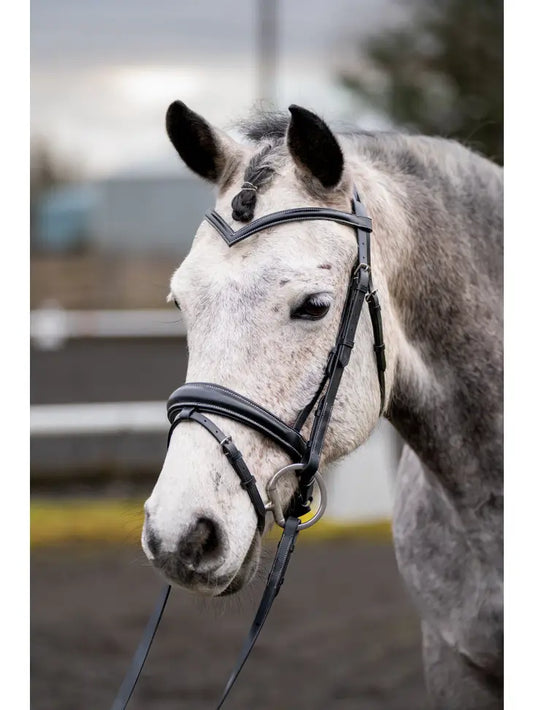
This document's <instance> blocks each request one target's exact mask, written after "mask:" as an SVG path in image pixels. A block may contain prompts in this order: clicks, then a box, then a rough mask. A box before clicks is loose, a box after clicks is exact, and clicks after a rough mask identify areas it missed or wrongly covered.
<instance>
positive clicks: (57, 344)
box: [30, 305, 185, 350]
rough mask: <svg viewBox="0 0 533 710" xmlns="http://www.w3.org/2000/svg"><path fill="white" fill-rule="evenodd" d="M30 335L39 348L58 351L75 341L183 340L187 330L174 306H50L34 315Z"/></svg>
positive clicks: (36, 311) (37, 310)
mask: <svg viewBox="0 0 533 710" xmlns="http://www.w3.org/2000/svg"><path fill="white" fill-rule="evenodd" d="M30 333H31V338H32V342H33V344H34V345H35V346H36V347H38V348H41V349H43V350H56V349H58V348H61V347H62V346H63V345H64V344H65V342H66V341H67V340H69V339H72V338H170V337H180V336H181V337H183V336H184V335H185V328H184V326H183V321H182V319H181V317H180V314H179V312H178V311H176V310H175V311H174V312H173V311H172V309H171V307H170V306H169V307H168V308H164V309H156V308H145V309H138V310H99V311H98V310H96V311H76V310H65V309H64V308H61V307H60V306H58V305H49V306H45V307H43V308H38V309H35V310H33V311H32V312H31V316H30Z"/></svg>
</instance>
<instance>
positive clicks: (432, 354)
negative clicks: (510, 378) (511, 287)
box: [359, 151, 502, 548]
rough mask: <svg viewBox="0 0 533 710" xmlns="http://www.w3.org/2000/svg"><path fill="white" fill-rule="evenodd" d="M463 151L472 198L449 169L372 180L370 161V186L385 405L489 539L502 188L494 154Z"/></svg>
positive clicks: (496, 472) (498, 366) (465, 518)
mask: <svg viewBox="0 0 533 710" xmlns="http://www.w3.org/2000/svg"><path fill="white" fill-rule="evenodd" d="M459 157H460V156H459ZM464 159H465V160H472V161H473V167H474V168H475V170H476V171H478V175H476V176H475V177H476V179H477V180H478V181H480V183H481V184H480V185H479V189H478V192H479V197H478V198H477V202H476V204H475V205H474V208H473V206H472V194H471V192H470V191H467V192H468V194H469V196H470V201H469V202H468V204H467V203H466V201H465V199H464V194H465V189H466V188H465V185H464V184H461V181H460V180H458V179H456V178H454V177H453V176H452V177H450V179H449V180H447V181H446V180H445V177H442V183H441V184H440V185H439V181H436V184H435V181H434V180H433V181H431V182H427V181H426V182H425V181H424V180H423V179H421V178H420V176H418V177H417V178H415V177H413V176H412V175H411V176H408V178H409V179H406V176H402V175H400V176H398V175H394V176H393V175H391V174H386V172H385V173H383V172H382V174H381V175H380V176H379V180H376V171H375V167H374V166H372V168H371V170H370V171H369V172H368V173H367V175H368V181H367V184H366V185H365V186H364V187H365V199H366V200H367V207H368V209H369V213H370V214H371V216H372V217H373V218H374V226H375V230H374V240H373V252H374V253H373V272H374V280H375V282H377V283H378V286H379V282H380V281H381V286H382V291H383V292H384V298H385V308H384V311H385V310H386V311H387V313H386V314H385V313H384V316H385V315H386V318H384V321H385V322H384V325H385V328H386V329H387V328H388V329H389V333H390V335H391V340H392V341H393V344H392V348H391V349H392V351H393V352H392V353H391V354H392V363H391V364H392V367H393V370H394V372H393V374H392V377H391V381H390V387H391V395H390V399H389V405H388V409H387V417H388V418H389V419H390V421H391V422H392V423H393V425H394V426H395V427H396V428H397V430H398V431H399V432H400V434H401V435H402V437H403V438H404V439H405V440H406V442H407V443H408V444H409V445H410V446H411V448H412V449H413V450H414V451H415V452H416V453H417V455H418V456H419V458H420V459H421V461H422V463H423V464H424V465H425V467H426V470H428V475H430V474H429V471H430V472H431V477H434V479H433V480H432V481H430V483H431V484H432V485H436V486H437V487H439V488H440V489H441V491H442V492H443V493H444V495H445V496H446V497H447V498H448V500H449V501H450V502H451V503H452V505H453V506H454V508H455V509H456V511H457V512H458V514H459V516H460V519H461V520H462V523H463V525H464V526H465V529H466V531H467V534H468V536H469V539H471V540H472V541H473V543H474V544H476V539H478V540H479V543H480V547H481V548H485V547H486V540H485V538H486V533H487V532H488V533H490V535H492V537H494V534H495V531H496V530H497V529H498V527H499V526H500V525H501V512H502V511H501V496H502V433H501V423H502V421H501V420H502V376H501V370H502V344H501V335H502V329H501V293H500V288H501V274H500V272H499V269H498V261H499V260H500V259H501V248H500V246H499V238H500V235H499V220H498V219H496V218H495V217H494V213H495V212H497V211H498V208H499V205H500V203H501V196H500V192H499V189H500V188H499V180H498V179H495V176H496V173H495V170H494V169H493V166H492V165H491V164H489V163H488V162H487V161H482V159H478V158H476V157H475V156H472V154H470V153H468V152H467V151H464ZM477 161H480V162H479V163H478V162H477ZM466 172H468V171H466ZM359 179H360V180H362V181H363V182H364V175H363V174H361V175H360V176H359ZM443 186H444V188H445V190H444V191H445V193H446V194H441V193H442V191H443ZM484 187H485V189H483V188H484ZM439 190H441V193H439ZM367 195H368V197H367ZM447 204H449V205H452V204H453V210H448V209H446V207H445V206H446V205H447ZM382 300H383V299H382ZM385 339H386V341H387V340H388V336H387V332H385ZM387 347H388V345H387ZM476 546H477V545H476Z"/></svg>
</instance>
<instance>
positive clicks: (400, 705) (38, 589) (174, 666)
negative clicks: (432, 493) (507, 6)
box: [31, 539, 426, 710]
mask: <svg viewBox="0 0 533 710" xmlns="http://www.w3.org/2000/svg"><path fill="white" fill-rule="evenodd" d="M272 552H273V550H271V549H269V551H268V554H267V555H265V560H264V572H263V575H262V580H264V579H265V577H266V571H267V566H268V560H269V559H270V557H271V555H272ZM267 558H268V559H267ZM160 588H161V580H160V578H159V577H158V575H157V574H156V573H155V572H154V571H153V570H152V569H151V568H150V567H149V566H148V565H147V563H146V561H145V559H144V557H143V555H142V552H141V550H140V549H137V548H135V547H125V548H120V549H119V548H117V547H106V548H104V549H96V548H95V547H89V546H87V545H83V546H82V545H80V546H71V547H58V548H44V549H36V550H35V551H33V552H32V580H31V627H32V639H31V671H32V686H31V687H32V705H31V707H32V710H89V709H90V710H97V709H99V708H102V709H104V710H105V709H106V708H109V707H110V705H111V703H112V700H113V697H114V695H115V693H116V691H117V689H118V687H119V685H120V683H121V681H122V677H123V674H124V672H125V670H126V668H127V666H128V663H129V661H130V659H131V656H132V654H133V652H134V649H135V647H136V645H137V642H138V641H139V638H140V635H141V632H142V629H143V628H144V624H145V623H146V621H147V618H148V616H149V614H150V612H151V609H152V606H153V604H154V603H155V599H156V597H157V595H158V592H159V589H160ZM261 591H262V581H261V580H258V581H256V582H255V583H254V584H253V586H252V587H251V588H248V589H246V590H244V591H243V592H242V593H241V594H240V595H237V596H236V597H232V598H228V599H219V600H202V599H197V598H195V597H193V596H192V595H189V594H187V593H185V592H182V591H179V590H173V592H172V594H171V596H170V599H169V602H168V605H167V609H166V611H165V616H164V617H163V620H162V623H161V626H160V629H159V632H158V635H157V637H156V640H155V642H154V645H153V647H152V651H151V654H150V657H149V658H148V661H147V664H146V666H145V669H144V672H143V675H142V676H141V680H140V682H139V685H138V686H137V689H136V691H135V694H134V696H133V698H132V700H131V702H130V706H129V708H131V710H141V708H142V709H143V710H182V709H185V708H187V709H188V710H207V709H208V708H214V707H215V705H216V700H217V698H218V696H219V694H220V692H221V690H222V688H223V687H224V684H225V682H226V679H227V676H228V674H229V672H230V669H231V667H232V665H233V661H234V659H235V657H236V656H237V653H238V650H239V647H240V645H241V643H242V641H243V639H244V637H245V635H246V633H247V630H248V626H249V623H250V621H251V619H252V618H253V615H254V613H255V606H256V604H257V602H258V599H259V597H260V594H261ZM225 707H227V708H228V710H232V709H233V710H272V709H274V708H275V709H276V710H283V709H284V708H291V710H299V709H301V710H304V709H305V710H329V709H330V708H331V709H332V710H348V709H349V710H422V708H424V707H426V701H425V693H424V686H423V679H422V669H421V660H420V634H419V628H418V623H417V619H416V616H415V613H414V610H413V608H412V606H411V604H410V602H409V600H408V598H407V595H406V593H405V591H404V589H403V587H402V583H401V581H400V578H399V576H398V573H397V571H396V566H395V561H394V555H393V551H392V548H391V546H390V545H389V544H387V543H378V542H364V541H361V540H345V541H327V542H326V541H324V542H305V540H302V539H301V540H300V541H299V543H298V547H297V550H296V552H295V554H294V556H293V558H292V562H291V566H290V568H289V570H288V573H287V577H286V581H285V584H284V587H283V588H282V590H281V592H280V594H279V596H278V598H277V600H276V602H275V604H274V607H273V609H272V612H271V615H270V618H269V619H268V621H267V623H266V626H265V628H264V630H263V634H262V636H261V637H260V639H259V641H258V643H257V645H256V647H255V649H254V651H253V653H252V656H251V658H250V660H249V661H248V664H247V665H246V666H245V668H244V670H243V672H242V674H241V676H240V678H239V680H238V681H237V684H236V686H235V688H234V690H233V693H232V695H231V696H230V699H229V701H228V702H227V704H226V705H225Z"/></svg>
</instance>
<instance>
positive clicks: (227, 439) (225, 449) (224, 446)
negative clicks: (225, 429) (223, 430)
mask: <svg viewBox="0 0 533 710" xmlns="http://www.w3.org/2000/svg"><path fill="white" fill-rule="evenodd" d="M227 444H233V439H232V438H231V436H226V437H225V438H224V439H222V441H221V442H220V446H221V447H222V452H223V453H224V456H229V454H230V452H229V449H228V447H227Z"/></svg>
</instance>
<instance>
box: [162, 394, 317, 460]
mask: <svg viewBox="0 0 533 710" xmlns="http://www.w3.org/2000/svg"><path fill="white" fill-rule="evenodd" d="M187 407H192V408H194V409H195V410H197V411H201V412H208V413H209V412H210V413H211V414H221V415H222V416H224V417H227V418H228V419H233V420H234V421H237V422H240V423H241V424H245V425H246V426H249V427H251V428H252V429H255V430H256V431H259V432H260V433H261V434H264V435H265V436H268V437H269V438H270V439H272V440H273V441H275V442H276V444H278V446H280V447H281V448H282V449H283V450H284V451H286V453H287V454H289V456H290V457H291V459H292V460H293V461H300V459H301V458H302V456H303V454H304V452H305V448H306V442H305V439H303V437H302V436H301V434H300V433H299V432H298V431H296V430H295V429H293V427H291V426H289V425H288V424H285V422H283V421H281V419H278V417H276V416H275V415H274V414H272V413H271V412H269V411H268V410H266V409H264V408H263V407H261V406H260V405H259V404H257V403H256V402H252V400H250V399H248V398H247V397H244V396H243V395H242V394H239V393H238V392H233V391H232V390H230V389H227V388H226V387H222V386H221V385H216V384H213V383H211V382H187V383H186V384H184V385H182V386H181V387H178V389H177V390H175V391H174V392H173V393H172V394H171V395H170V399H169V400H168V404H167V413H168V418H169V420H170V421H171V422H172V421H173V420H174V417H175V415H176V413H177V412H178V411H179V410H180V409H183V408H187Z"/></svg>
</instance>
